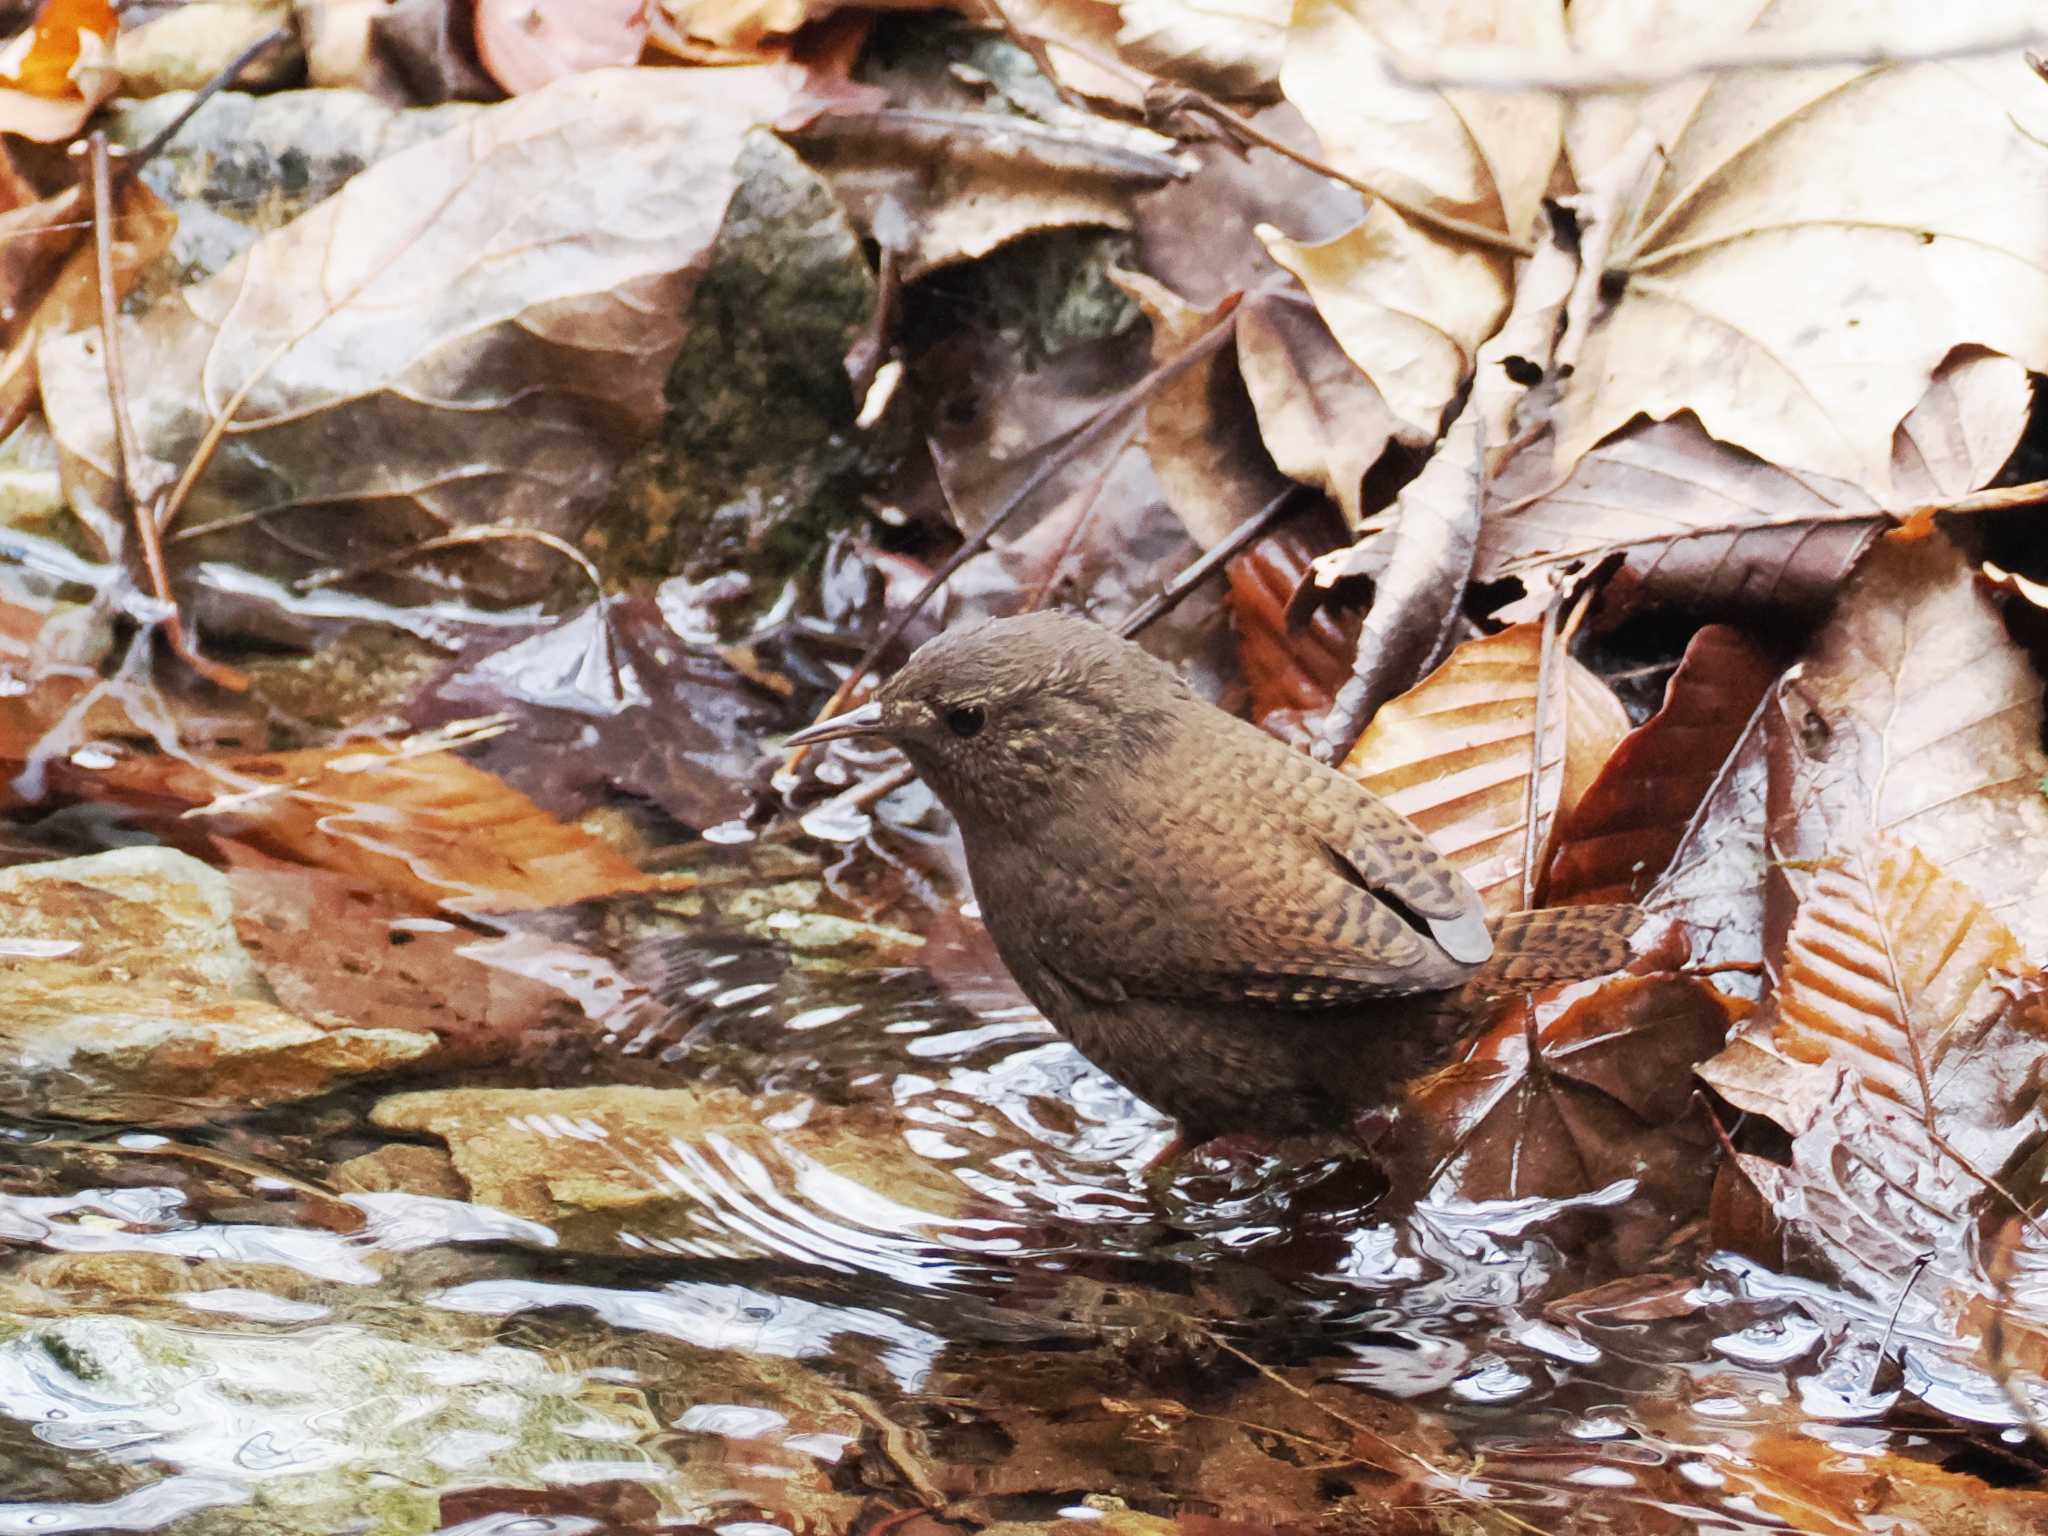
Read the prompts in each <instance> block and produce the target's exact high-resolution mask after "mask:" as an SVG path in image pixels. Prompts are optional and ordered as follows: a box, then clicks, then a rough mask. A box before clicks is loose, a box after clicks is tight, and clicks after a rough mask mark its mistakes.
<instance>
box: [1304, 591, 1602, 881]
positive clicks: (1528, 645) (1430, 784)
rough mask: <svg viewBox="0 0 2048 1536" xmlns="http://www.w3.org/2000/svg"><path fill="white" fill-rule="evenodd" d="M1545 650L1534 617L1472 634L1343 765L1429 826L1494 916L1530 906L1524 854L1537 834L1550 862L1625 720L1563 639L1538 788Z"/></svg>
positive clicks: (1381, 718)
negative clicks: (1533, 783)
mask: <svg viewBox="0 0 2048 1536" xmlns="http://www.w3.org/2000/svg"><path fill="white" fill-rule="evenodd" d="M1542 660H1543V630H1542V626H1541V625H1538V624H1518V625H1516V626H1515V627H1514V628H1513V629H1507V630H1503V631H1501V633H1499V634H1497V635H1488V636H1486V637H1485V638H1483V639H1479V640H1468V641H1466V642H1465V644H1463V645H1461V646H1459V647H1458V648H1457V650H1455V651H1453V652H1452V653H1451V657H1450V660H1448V661H1446V662H1445V663H1444V664H1443V665H1442V666H1440V667H1438V668H1437V669H1436V670H1435V671H1434V672H1432V673H1430V675H1429V676H1428V677H1426V678H1424V679H1423V680H1422V681H1421V682H1420V683H1418V684H1416V685H1415V687H1413V688H1411V689H1410V690H1409V691H1408V692H1407V693H1404V694H1402V695H1401V696H1400V697H1399V698H1397V699H1395V700H1393V701H1392V702H1390V703H1389V704H1388V705H1387V706H1386V707H1385V708H1384V709H1382V710H1381V711H1380V712H1379V713H1378V714H1377V715H1376V716H1374V717H1373V722H1372V724H1371V725H1370V726H1368V727H1367V728H1366V732H1365V734H1364V735H1363V736H1361V737H1360V738H1359V741H1358V745H1357V746H1356V747H1354V748H1353V749H1352V751H1351V755H1350V756H1349V757H1347V758H1345V760H1344V764H1343V771H1344V772H1345V773H1348V774H1349V775H1351V777H1352V778H1354V779H1356V780H1358V782H1359V783H1361V784H1363V785H1364V786H1365V787H1366V788H1367V789H1369V790H1371V791H1372V792H1373V793H1374V794H1376V795H1378V796H1379V797H1380V798H1381V799H1383V800H1385V801H1386V802H1387V803H1388V804H1389V805H1391V806H1392V807H1393V808H1394V809H1395V810H1397V811H1399V812H1401V814H1402V815H1404V816H1406V817H1407V818H1408V819H1409V820H1411V821H1413V822H1414V823H1415V824H1416V825H1417V826H1419V827H1421V828H1422V830H1423V831H1424V832H1426V833H1428V834H1429V838H1430V841H1431V842H1433V843H1435V844H1436V846H1437V848H1438V849H1439V850H1440V851H1441V852H1442V853H1443V854H1444V856H1445V857H1446V858H1448V859H1449V860H1450V861H1451V862H1452V863H1453V864H1455V865H1457V867H1458V868H1459V870H1460V871H1461V872H1463V874H1464V876H1465V878H1466V879H1467V880H1470V881H1471V882H1472V884H1473V885H1474V886H1475V887H1477V888H1478V891H1479V893H1480V895H1481V896H1483V897H1485V899H1486V907H1487V910H1488V911H1489V912H1490V913H1492V914H1494V915H1495V916H1499V915H1501V914H1503V913H1508V912H1514V911H1518V910H1520V909H1521V907H1522V906H1523V905H1524V903H1523V900H1522V884H1523V880H1522V875H1523V860H1524V859H1525V858H1526V857H1527V855H1528V852H1529V849H1530V847H1531V845H1532V843H1533V845H1534V848H1535V850H1536V854H1537V863H1536V866H1535V867H1536V869H1538V870H1542V869H1543V868H1545V867H1547V865H1548V863H1549V858H1550V853H1551V849H1552V843H1553V839H1554V837H1555V834H1556V827H1557V818H1558V816H1559V815H1560V813H1564V814H1569V813H1570V811H1571V810H1572V808H1573V807H1574V806H1576V805H1577V804H1578V803H1579V800H1580V797H1581V796H1582V795H1584V793H1585V792H1586V789H1587V786H1588V785H1590V784H1591V783H1592V782H1593V779H1594V777H1595V776H1596V775H1597V774H1598V773H1599V771H1600V768H1601V766H1602V765H1603V764H1604V763H1606V761H1607V759H1608V756H1609V755H1610V754H1611V753H1612V752H1613V750H1614V748H1615V746H1616V744H1618V743H1619V742H1620V741H1621V739H1622V737H1623V736H1625V735H1626V734H1627V733H1628V728H1629V726H1628V712H1627V711H1626V710H1624V709H1623V708H1622V705H1621V701H1620V700H1619V699H1617V698H1616V697H1615V696H1614V691H1613V690H1612V689H1611V688H1609V687H1608V686H1607V685H1606V684H1605V683H1603V682H1601V681H1600V679H1599V678H1598V677H1596V676H1594V675H1593V673H1592V672H1591V671H1590V670H1589V669H1587V668H1586V667H1585V666H1584V665H1583V664H1581V663H1580V662H1579V661H1577V660H1576V659H1575V658H1573V657H1572V656H1570V655H1568V654H1567V653H1566V651H1565V649H1564V648H1563V647H1562V646H1559V647H1557V648H1556V651H1555V653H1554V654H1553V656H1552V657H1551V668H1550V679H1549V682H1550V700H1549V704H1548V706H1547V707H1546V708H1545V709H1544V710H1543V711H1542V713H1543V717H1544V718H1543V763H1542V769H1541V774H1540V777H1539V779H1538V785H1537V791H1536V793H1535V795H1534V796H1533V797H1532V796H1531V794H1530V792H1529V781H1530V776H1531V775H1532V774H1533V773H1536V771H1537V770H1536V766H1535V753H1536V727H1537V713H1538V711H1537V687H1538V677H1539V674H1540V672H1541V670H1542ZM1532 799H1533V803H1534V806H1535V814H1536V835H1535V837H1534V838H1533V839H1532V838H1531V837H1530V836H1529V831H1528V826H1529V808H1530V804H1531V802H1532ZM1538 894H1539V895H1540V890H1539V893H1538Z"/></svg>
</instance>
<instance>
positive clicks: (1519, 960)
mask: <svg viewBox="0 0 2048 1536" xmlns="http://www.w3.org/2000/svg"><path fill="white" fill-rule="evenodd" d="M1642 920H1643V910H1642V908H1641V907H1632V906H1624V905H1614V906H1596V907H1546V908H1544V909H1543V910H1542V911H1540V912H1513V913H1510V914H1509V915H1508V916H1506V917H1504V918H1502V919H1501V920H1500V922H1499V924H1498V925H1497V926H1496V927H1495V928H1494V930H1493V958H1492V959H1491V960H1488V961H1487V962H1486V963H1485V964H1484V965H1483V966H1481V967H1480V970H1479V974H1478V976H1476V977H1475V978H1473V979H1474V980H1476V981H1478V982H1480V983H1482V984H1492V985H1500V984H1502V983H1509V984H1513V983H1517V982H1524V981H1577V980H1579V979H1581V978H1583V977H1587V976H1600V975H1604V974H1605V973H1607V972H1608V971H1614V970H1619V969H1620V968H1621V967H1622V966H1624V965H1626V964H1627V963H1628V958H1629V943H1628V940H1629V935H1630V934H1632V933H1634V932H1635V931H1636V927H1637V925H1638V924H1640V923H1641V922H1642Z"/></svg>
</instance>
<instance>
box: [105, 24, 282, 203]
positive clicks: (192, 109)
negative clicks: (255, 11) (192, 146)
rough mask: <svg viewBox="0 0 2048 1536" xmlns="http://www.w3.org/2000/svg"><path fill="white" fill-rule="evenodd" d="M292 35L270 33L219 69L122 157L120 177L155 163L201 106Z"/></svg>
mask: <svg viewBox="0 0 2048 1536" xmlns="http://www.w3.org/2000/svg"><path fill="white" fill-rule="evenodd" d="M292 35H293V33H292V29H291V28H290V27H279V28H278V29H277V30H276V31H274V32H272V33H270V34H269V35H267V36H265V37H259V38H258V39H257V40H256V41H255V42H253V43H251V44H250V45H249V46H248V47H246V48H244V49H243V50H242V51H241V52H240V53H238V54H236V55H235V56H234V57H233V58H232V59H230V60H229V61H228V63H227V66H226V67H225V68H224V69H222V70H221V71H220V73H219V74H217V75H215V76H214V77H213V78H212V79H211V80H209V81H207V82H206V84H204V85H202V86H201V87H199V89H198V90H196V91H194V92H193V93H192V99H191V100H190V101H188V102H186V103H185V105H184V106H183V107H181V108H179V109H178V113H177V116H175V117H173V118H172V119H171V120H170V121H169V122H168V123H165V124H164V125H163V127H161V128H159V129H158V130H157V131H156V133H155V134H154V135H153V136H152V137H151V138H150V140H149V142H148V143H146V144H144V145H143V146H142V147H141V148H140V149H138V150H136V151H134V152H133V153H132V154H130V155H129V156H127V157H126V163H125V165H124V167H123V174H124V175H129V176H132V175H134V174H135V172H136V171H138V170H140V169H141V168H142V167H143V166H145V165H147V164H148V163H149V162H150V161H151V160H153V159H155V158H156V157H157V156H158V155H160V154H162V153H163V151H164V147H165V146H166V145H168V144H169V143H170V142H171V140H172V139H174V138H176V137H177V136H178V134H179V132H180V131H181V130H182V129H183V128H184V126H185V125H186V124H187V123H189V122H191V121H192V119H193V117H194V116H195V115H196V114H197V113H198V111H199V109H200V108H201V107H203V106H205V105H206V104H207V103H208V102H209V101H211V100H213V98H214V97H216V96H218V95H219V94H220V93H221V92H222V91H224V90H226V89H227V88H228V87H229V86H231V85H233V84H234V83H235V82H236V81H237V80H239V79H241V78H242V71H244V70H245V69H247V68H248V67H249V66H250V65H251V64H254V63H255V62H256V61H257V60H258V59H259V58H261V57H262V56H263V55H264V54H266V53H268V52H269V51H270V50H271V49H272V48H274V47H276V46H277V45H278V44H279V43H282V42H285V41H287V40H289V39H290V38H291V37H292Z"/></svg>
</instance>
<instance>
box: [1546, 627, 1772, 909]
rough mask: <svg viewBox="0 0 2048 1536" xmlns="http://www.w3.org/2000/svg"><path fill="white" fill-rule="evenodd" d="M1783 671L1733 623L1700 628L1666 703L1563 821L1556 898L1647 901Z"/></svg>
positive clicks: (1553, 874)
mask: <svg viewBox="0 0 2048 1536" xmlns="http://www.w3.org/2000/svg"><path fill="white" fill-rule="evenodd" d="M1777 671H1778V669H1777V668H1776V666H1774V665H1773V664H1772V662H1771V660H1770V658H1769V657H1768V656H1766V655H1765V654H1764V652H1763V651H1762V650H1760V649H1759V648H1758V647H1757V646H1755V645H1754V644H1752V643H1751V642H1750V641H1748V640H1746V639H1744V638H1743V637H1742V635H1741V634H1739V633H1738V632H1737V631H1735V630H1732V629H1729V628H1727V627H1726V626H1724V625H1719V624H1710V625H1708V626H1707V627H1706V628H1705V629H1702V630H1701V631H1700V632H1699V633H1698V634H1696V635H1694V636H1693V638H1692V643H1691V644H1690V645H1688V646H1687V647H1686V650H1685V655H1684V657H1683V658H1682V659H1681V660H1680V661H1679V664H1678V670H1677V671H1676V672H1674V673H1672V675H1671V681H1670V683H1669V685H1668V686H1667V687H1666V689H1665V692H1664V704H1663V707H1662V708H1661V709H1659V710H1658V711H1657V713H1656V714H1654V715H1652V716H1651V717H1650V718H1649V719H1648V720H1647V721H1645V722H1644V723H1643V724H1642V725H1640V726H1638V727H1637V728H1636V729H1635V730H1633V731H1631V732H1629V734H1628V735H1627V736H1625V737H1623V738H1622V741H1621V743H1620V745H1619V746H1617V747H1616V748H1615V749H1614V753H1613V755H1612V756H1611V757H1609V758H1608V759H1607V762H1606V764H1605V765H1604V766H1603V767H1602V768H1601V770H1600V774H1599V777H1597V778H1596V779H1594V781H1593V782H1592V783H1591V784H1590V785H1589V786H1587V789H1586V793H1585V794H1584V795H1583V796H1581V797H1580V800H1579V803H1578V804H1577V805H1576V806H1574V807H1573V808H1572V812H1571V814H1570V815H1569V816H1568V817H1566V818H1565V819H1564V821H1563V823H1562V824H1561V825H1560V826H1559V828H1558V833H1557V841H1558V848H1557V854H1556V856H1555V857H1554V858H1553V859H1552V860H1551V864H1550V883H1549V887H1548V890H1549V895H1548V900H1550V901H1551V902H1556V903H1563V902H1580V901H1636V900H1640V899H1641V898H1642V897H1643V895H1644V894H1645V893H1646V892H1648V890H1649V889H1650V887H1651V886H1652V885H1653V884H1655V883H1656V881H1657V880H1658V878H1659V877H1660V876H1661V875H1662V874H1663V873H1664V870H1665V866H1667V865H1668V864H1669V863H1670V862H1671V855H1672V854H1673V853H1674V852H1675V851H1676V850H1677V848H1678V845H1679V841H1680V839H1681V838H1682V837H1683V836H1684V834H1685V831H1686V828H1687V827H1688V826H1689V825H1691V823H1692V819H1693V815H1694V813H1695V812H1696V811H1698V809H1699V807H1700V804H1701V802H1702V801H1703V800H1704V799H1705V797H1706V795H1707V792H1708V791H1709V790H1710V789H1711V788H1712V787H1713V785H1714V783H1715V781H1716V780H1717V779H1718V778H1719V777H1720V774H1721V770H1722V766H1723V764H1725V763H1726V761H1727V759H1728V756H1729V754H1730V753H1731V752H1733V751H1734V749H1735V746H1736V744H1737V743H1738V742H1739V741H1740V740H1741V739H1742V735H1743V732H1744V731H1745V730H1746V729H1747V728H1748V725H1749V721H1750V717H1751V716H1752V715H1753V714H1755V712H1756V707H1757V705H1758V704H1759V703H1761V702H1762V700H1763V697H1764V694H1765V693H1766V691H1768V690H1769V688H1770V686H1771V684H1772V682H1773V681H1774V680H1775V679H1776V677H1777Z"/></svg>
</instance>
